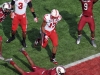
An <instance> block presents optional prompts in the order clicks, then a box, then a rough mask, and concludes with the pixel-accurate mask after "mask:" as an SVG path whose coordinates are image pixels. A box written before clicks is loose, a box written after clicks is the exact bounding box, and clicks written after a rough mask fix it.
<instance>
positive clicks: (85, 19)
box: [78, 16, 95, 32]
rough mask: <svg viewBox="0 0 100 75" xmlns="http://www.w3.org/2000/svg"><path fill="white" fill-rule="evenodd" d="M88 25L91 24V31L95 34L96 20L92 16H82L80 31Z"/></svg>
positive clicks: (79, 25)
mask: <svg viewBox="0 0 100 75" xmlns="http://www.w3.org/2000/svg"><path fill="white" fill-rule="evenodd" d="M86 23H88V24H89V28H90V30H91V31H92V32H94V31H95V22H94V19H93V17H92V16H90V17H85V16H82V17H81V19H80V21H79V24H78V30H79V31H81V30H82V29H83V27H84V26H85V24H86Z"/></svg>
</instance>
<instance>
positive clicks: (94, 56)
mask: <svg viewBox="0 0 100 75" xmlns="http://www.w3.org/2000/svg"><path fill="white" fill-rule="evenodd" d="M99 56H100V53H98V54H95V55H92V56H89V57H87V58H84V59H81V60H78V61H75V62H73V63H70V64H67V65H64V67H65V68H69V67H72V66H75V65H78V64H80V63H82V62H86V61H88V60H91V59H94V58H96V57H99Z"/></svg>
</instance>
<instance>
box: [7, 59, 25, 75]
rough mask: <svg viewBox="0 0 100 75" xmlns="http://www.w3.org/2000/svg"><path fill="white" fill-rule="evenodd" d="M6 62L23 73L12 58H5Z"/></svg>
mask: <svg viewBox="0 0 100 75" xmlns="http://www.w3.org/2000/svg"><path fill="white" fill-rule="evenodd" d="M5 61H6V62H8V63H10V64H11V65H12V66H13V67H14V68H15V69H16V70H17V71H18V72H19V73H21V74H24V73H25V71H24V70H22V69H21V68H20V67H19V66H18V65H17V64H16V63H15V62H14V61H13V60H12V58H10V59H5Z"/></svg>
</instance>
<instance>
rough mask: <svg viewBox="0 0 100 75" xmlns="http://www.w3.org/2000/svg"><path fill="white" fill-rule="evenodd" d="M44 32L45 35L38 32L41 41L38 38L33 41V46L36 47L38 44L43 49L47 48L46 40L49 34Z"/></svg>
mask: <svg viewBox="0 0 100 75" xmlns="http://www.w3.org/2000/svg"><path fill="white" fill-rule="evenodd" d="M45 32H46V34H44V33H42V32H40V33H41V39H40V38H38V39H37V40H35V42H34V45H35V46H37V45H38V44H39V43H40V44H41V46H42V47H43V48H45V47H46V46H47V44H48V38H49V37H48V35H49V32H47V31H45Z"/></svg>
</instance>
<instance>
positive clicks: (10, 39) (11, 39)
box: [6, 37, 15, 43]
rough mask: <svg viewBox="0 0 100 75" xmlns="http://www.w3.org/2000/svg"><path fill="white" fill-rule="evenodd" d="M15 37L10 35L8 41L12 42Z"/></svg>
mask: <svg viewBox="0 0 100 75" xmlns="http://www.w3.org/2000/svg"><path fill="white" fill-rule="evenodd" d="M14 39H15V37H10V38H9V39H8V40H7V41H6V43H10V42H11V41H13V40H14Z"/></svg>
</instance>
